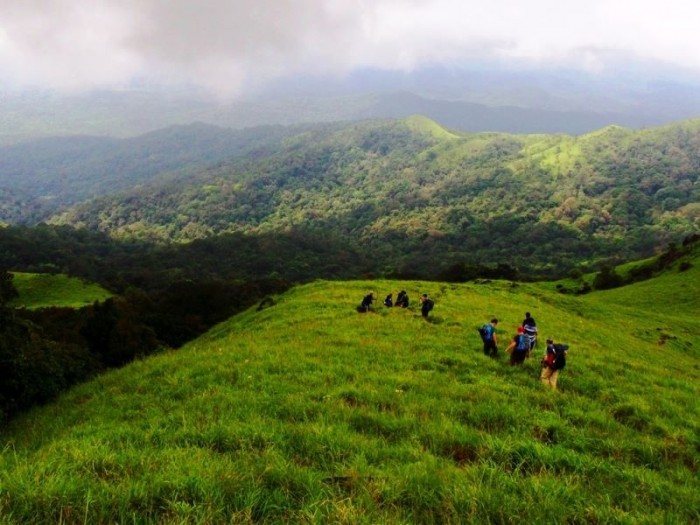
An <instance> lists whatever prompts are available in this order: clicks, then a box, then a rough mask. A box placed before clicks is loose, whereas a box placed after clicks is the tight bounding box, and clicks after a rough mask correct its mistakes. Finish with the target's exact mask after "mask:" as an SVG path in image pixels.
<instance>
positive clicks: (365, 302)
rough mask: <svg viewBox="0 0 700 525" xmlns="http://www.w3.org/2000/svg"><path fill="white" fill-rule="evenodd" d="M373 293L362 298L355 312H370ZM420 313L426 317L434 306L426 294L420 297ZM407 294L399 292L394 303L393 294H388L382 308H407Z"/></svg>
mask: <svg viewBox="0 0 700 525" xmlns="http://www.w3.org/2000/svg"><path fill="white" fill-rule="evenodd" d="M374 300H375V298H374V292H370V293H368V294H367V295H365V296H364V297H363V298H362V302H361V303H360V306H358V307H357V311H358V312H360V313H366V312H369V311H370V306H371V305H372V303H373V302H374ZM419 301H420V305H421V307H420V312H421V315H422V316H423V317H428V314H429V313H430V311H431V310H432V309H433V307H434V306H435V301H433V300H432V299H430V298H429V297H428V294H425V293H424V294H423V295H421V296H420V299H419ZM408 302H409V300H408V294H407V293H406V290H401V291H400V292H399V293H398V294H397V295H396V301H394V294H393V293H390V294H389V295H387V296H386V297H385V298H384V303H383V304H384V306H386V307H387V308H393V307H396V308H408Z"/></svg>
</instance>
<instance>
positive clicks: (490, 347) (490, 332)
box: [479, 318, 498, 357]
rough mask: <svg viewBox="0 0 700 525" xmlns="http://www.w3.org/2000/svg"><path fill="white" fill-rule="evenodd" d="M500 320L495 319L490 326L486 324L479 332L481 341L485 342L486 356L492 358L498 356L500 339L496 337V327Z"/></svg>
mask: <svg viewBox="0 0 700 525" xmlns="http://www.w3.org/2000/svg"><path fill="white" fill-rule="evenodd" d="M497 325H498V319H496V318H493V319H491V322H490V323H489V324H485V325H484V326H482V327H481V329H480V330H479V331H480V333H481V339H482V341H483V342H484V354H485V355H488V356H490V357H496V356H498V337H496V326H497Z"/></svg>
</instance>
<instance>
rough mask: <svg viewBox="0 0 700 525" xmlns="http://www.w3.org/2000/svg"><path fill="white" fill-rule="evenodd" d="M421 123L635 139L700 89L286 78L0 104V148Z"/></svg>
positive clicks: (558, 80) (559, 75)
mask: <svg viewBox="0 0 700 525" xmlns="http://www.w3.org/2000/svg"><path fill="white" fill-rule="evenodd" d="M413 114H422V115H425V116H427V117H429V118H431V119H433V120H435V121H436V122H438V123H439V124H441V125H443V126H446V127H449V128H453V129H456V130H462V131H471V132H479V131H500V132H509V133H568V134H576V135H577V134H581V133H586V132H590V131H594V130H596V129H600V128H602V127H605V126H607V125H619V126H623V127H629V128H632V129H638V128H642V127H649V126H657V125H661V124H666V123H670V122H673V121H677V120H683V119H687V118H694V117H696V116H700V80H697V79H695V77H693V76H692V75H688V76H683V75H682V74H680V73H679V74H678V75H676V76H669V75H668V73H663V72H659V73H658V74H651V73H645V74H644V75H642V74H636V75H633V74H631V73H628V74H622V73H620V74H618V75H615V74H606V75H590V74H582V73H579V72H573V71H569V72H567V71H559V70H557V71H546V70H538V71H534V70H533V71H515V70H478V69H475V68H470V69H469V68H468V69H459V68H452V69H450V68H445V67H426V68H420V69H417V70H415V71H412V72H410V73H409V72H406V73H399V72H389V71H384V70H370V69H367V70H362V71H357V72H354V73H352V74H350V75H348V76H346V77H343V78H338V77H334V76H303V75H297V76H289V77H285V78H283V79H279V80H277V81H276V82H273V83H270V84H268V85H266V86H264V87H262V86H261V87H260V88H259V89H256V90H253V91H251V92H249V93H248V94H246V95H245V96H243V97H239V98H236V99H233V100H224V99H217V98H215V97H212V96H211V94H208V93H207V92H205V91H202V90H200V89H197V88H195V87H194V86H191V87H188V88H179V89H166V88H159V87H157V86H150V85H144V86H134V87H132V88H130V89H123V90H96V91H89V92H76V93H74V94H65V93H59V92H54V91H22V92H11V91H6V92H4V93H2V94H0V144H3V143H4V144H11V143H17V142H21V141H26V140H31V139H33V138H37V137H47V136H56V135H59V136H66V135H100V136H110V137H133V136H137V135H140V134H143V133H147V132H150V131H155V130H157V129H161V128H164V127H168V126H172V125H182V124H190V123H193V122H203V123H209V124H213V125H217V126H222V127H230V128H234V129H243V128H246V127H253V126H260V125H294V124H301V123H314V122H333V121H355V120H362V119H367V118H403V117H407V116H409V115H413Z"/></svg>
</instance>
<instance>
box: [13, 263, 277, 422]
mask: <svg viewBox="0 0 700 525" xmlns="http://www.w3.org/2000/svg"><path fill="white" fill-rule="evenodd" d="M11 277H12V274H10V273H8V272H6V271H1V272H0V294H1V295H0V367H1V368H2V378H1V380H0V419H2V418H8V417H11V416H12V415H14V414H16V413H18V412H20V411H22V410H25V409H27V408H29V407H31V406H32V405H34V404H37V403H43V402H45V401H47V400H49V399H51V398H52V397H54V396H55V395H56V394H57V393H59V392H60V391H61V390H63V389H65V388H67V387H69V386H71V385H73V384H75V383H78V382H81V381H85V380H86V379H88V378H90V377H92V376H94V375H95V374H97V373H99V372H101V371H104V370H106V369H109V368H114V367H118V366H122V365H124V364H126V363H128V362H130V361H132V360H133V359H135V358H140V357H144V356H146V355H149V354H152V353H153V352H156V351H158V350H162V349H166V348H177V347H179V346H181V345H182V344H184V343H185V342H187V341H189V340H190V339H193V338H195V337H197V336H199V335H200V334H202V333H203V332H204V331H206V330H207V329H209V328H210V327H211V326H213V325H214V324H216V323H218V322H220V321H223V320H224V319H226V318H228V317H230V316H231V315H233V314H235V313H237V312H239V311H241V310H243V309H245V308H248V307H250V306H251V305H253V304H255V303H256V302H258V301H260V299H261V298H262V297H265V296H267V295H269V294H276V293H279V292H282V291H284V290H285V289H287V288H288V286H289V285H288V283H287V282H285V281H282V280H272V279H263V280H256V281H249V282H229V281H223V280H216V281H198V282H195V281H182V280H177V281H173V282H171V283H169V284H167V285H165V286H162V287H161V288H150V289H149V290H144V289H137V288H134V287H130V288H128V289H127V290H126V291H125V292H124V293H123V294H122V295H120V296H119V297H115V298H110V299H108V300H106V301H104V302H102V303H95V304H93V305H91V306H88V307H85V308H80V309H73V308H44V309H40V310H25V309H13V308H9V307H8V306H7V302H8V301H9V300H10V299H12V298H13V297H15V296H16V295H17V293H16V290H15V289H14V287H13V286H12V282H11Z"/></svg>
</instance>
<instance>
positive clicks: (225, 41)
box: [0, 0, 700, 94]
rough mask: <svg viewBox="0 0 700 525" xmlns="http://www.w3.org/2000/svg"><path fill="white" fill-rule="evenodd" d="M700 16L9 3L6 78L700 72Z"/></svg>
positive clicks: (538, 0) (224, 2)
mask: <svg viewBox="0 0 700 525" xmlns="http://www.w3.org/2000/svg"><path fill="white" fill-rule="evenodd" d="M698 15H700V6H699V7H695V4H694V3H692V2H687V1H686V0H666V1H665V2H664V3H663V4H661V3H659V2H656V1H655V2H651V1H648V0H634V1H633V0H615V1H610V0H589V1H585V2H584V1H579V0H576V1H571V0H556V1H555V0H531V1H529V2H521V1H518V0H490V1H488V2H486V1H483V0H479V1H470V0H203V1H199V2H192V1H191V0H93V1H91V2H82V1H78V0H4V1H3V2H2V3H1V4H0V70H1V71H2V72H1V73H0V81H4V82H6V83H7V82H12V83H14V84H17V85H31V84H35V85H46V86H50V87H59V88H74V89H79V88H82V87H91V86H101V85H123V84H128V83H129V82H131V81H133V79H135V78H141V79H143V78H149V79H160V80H161V81H167V82H174V83H181V82H186V83H190V84H197V85H202V86H206V87H209V88H211V89H214V90H217V91H219V92H222V93H229V94H235V93H238V92H240V91H241V90H244V89H246V88H248V89H249V88H251V87H252V86H253V87H254V86H256V85H260V84H262V83H264V82H266V81H267V80H269V79H272V78H275V77H278V76H284V75H290V74H295V73H317V74H318V73H322V74H328V73H331V74H339V75H342V74H344V73H346V72H348V71H351V70H352V69H354V68H360V67H376V68H390V69H404V70H410V69H411V68H414V67H417V66H420V65H423V64H430V63H436V62H437V63H448V64H449V63H465V62H469V61H473V60H480V61H482V62H483V61H487V60H502V61H521V62H526V63H532V64H546V65H554V66H558V65H566V66H568V67H577V68H581V69H588V70H599V69H602V68H605V67H606V64H607V61H608V57H610V56H617V57H619V56H635V57H638V58H640V59H651V60H657V61H665V62H668V63H671V64H676V65H680V66H683V67H688V68H695V69H700V48H699V47H700V45H699V44H698V43H697V39H696V37H695V32H696V21H697V20H698V19H700V18H699V16H698Z"/></svg>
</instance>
